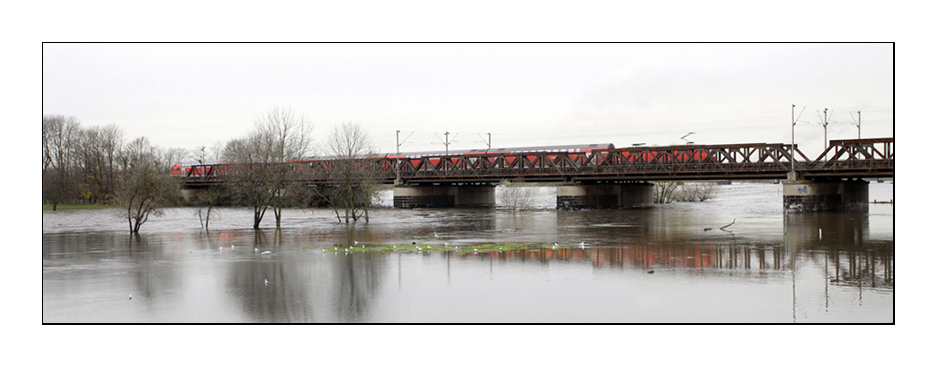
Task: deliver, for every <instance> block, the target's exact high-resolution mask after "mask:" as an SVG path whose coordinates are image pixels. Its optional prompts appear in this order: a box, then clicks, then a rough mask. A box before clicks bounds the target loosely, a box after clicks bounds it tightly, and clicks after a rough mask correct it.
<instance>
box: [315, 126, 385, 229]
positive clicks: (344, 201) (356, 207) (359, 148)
mask: <svg viewBox="0 0 938 368" xmlns="http://www.w3.org/2000/svg"><path fill="white" fill-rule="evenodd" d="M325 149H326V153H327V154H328V155H329V157H328V159H329V160H330V168H329V170H328V173H327V174H326V175H328V179H329V180H328V181H329V182H330V183H332V186H331V187H330V188H329V189H331V193H320V194H322V197H323V198H325V199H326V201H327V202H328V203H329V205H330V206H332V209H333V210H334V211H335V215H336V219H338V220H339V222H342V216H341V215H340V214H339V207H342V208H344V210H345V222H346V223H348V222H349V219H351V220H352V221H353V222H356V221H358V220H359V219H360V218H361V217H362V216H364V218H365V222H368V220H369V217H368V210H369V208H370V207H371V204H372V202H373V201H374V198H375V196H376V195H377V192H378V184H377V180H376V179H377V175H378V170H377V167H375V162H374V160H371V159H369V157H372V156H374V155H375V148H374V144H373V142H372V139H371V137H370V136H369V135H368V133H367V132H366V131H365V130H364V129H363V128H362V127H361V126H359V125H358V124H354V123H351V122H349V123H345V124H342V125H340V126H336V127H335V128H333V129H332V134H330V135H329V137H327V139H326V143H325Z"/></svg>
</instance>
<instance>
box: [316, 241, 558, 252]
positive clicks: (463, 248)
mask: <svg viewBox="0 0 938 368" xmlns="http://www.w3.org/2000/svg"><path fill="white" fill-rule="evenodd" d="M407 240H410V239H407ZM574 247H575V246H574V245H572V244H558V243H550V244H548V243H544V244H538V243H481V244H456V245H451V244H429V243H419V244H418V243H417V242H413V241H412V242H409V243H401V244H381V245H367V246H366V245H359V246H344V245H341V244H336V245H335V246H333V247H326V248H323V250H322V251H323V252H333V253H446V252H454V253H457V254H466V253H485V252H513V251H521V250H527V251H539V250H541V249H569V248H574Z"/></svg>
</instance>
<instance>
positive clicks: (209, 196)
mask: <svg viewBox="0 0 938 368" xmlns="http://www.w3.org/2000/svg"><path fill="white" fill-rule="evenodd" d="M198 197H199V203H200V205H199V210H198V211H197V214H198V215H199V223H200V224H201V225H202V228H204V229H205V230H206V231H208V224H209V221H210V220H211V219H212V210H214V209H215V207H217V206H218V205H220V204H221V203H222V202H223V201H224V200H225V198H226V197H227V193H226V192H225V190H224V188H219V187H211V188H208V189H205V190H202V191H200V192H199V194H198ZM217 212H218V211H215V213H216V215H215V217H216V218H217V217H218V215H217ZM203 214H204V215H205V217H204V221H203V217H202V215H203Z"/></svg>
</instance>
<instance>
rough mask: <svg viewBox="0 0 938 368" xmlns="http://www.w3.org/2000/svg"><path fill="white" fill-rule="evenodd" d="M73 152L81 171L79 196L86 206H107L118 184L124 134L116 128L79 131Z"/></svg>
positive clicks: (110, 126) (107, 127)
mask: <svg viewBox="0 0 938 368" xmlns="http://www.w3.org/2000/svg"><path fill="white" fill-rule="evenodd" d="M80 137H81V140H80V143H79V144H78V147H77V148H76V150H75V153H76V156H77V161H78V166H79V167H80V168H81V184H80V185H79V186H78V188H79V190H80V192H81V193H80V196H81V198H82V199H84V200H87V201H88V202H89V203H92V204H98V203H103V204H107V203H110V202H111V201H112V200H113V199H114V198H113V196H114V189H115V186H116V181H117V177H116V175H117V168H118V167H117V166H118V157H119V156H120V154H121V152H120V151H121V147H122V142H121V139H122V137H123V134H122V133H121V131H120V129H119V128H118V127H117V126H115V125H109V126H106V127H92V128H90V129H86V130H83V131H82V134H81V135H80Z"/></svg>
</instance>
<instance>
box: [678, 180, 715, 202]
mask: <svg viewBox="0 0 938 368" xmlns="http://www.w3.org/2000/svg"><path fill="white" fill-rule="evenodd" d="M716 190H717V185H716V183H714V182H703V183H701V182H693V183H684V184H683V185H681V189H680V192H679V193H678V194H677V200H678V201H681V202H703V201H706V200H708V199H711V198H713V196H714V195H715V194H716Z"/></svg>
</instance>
